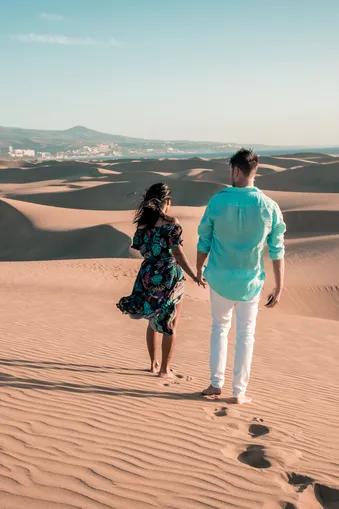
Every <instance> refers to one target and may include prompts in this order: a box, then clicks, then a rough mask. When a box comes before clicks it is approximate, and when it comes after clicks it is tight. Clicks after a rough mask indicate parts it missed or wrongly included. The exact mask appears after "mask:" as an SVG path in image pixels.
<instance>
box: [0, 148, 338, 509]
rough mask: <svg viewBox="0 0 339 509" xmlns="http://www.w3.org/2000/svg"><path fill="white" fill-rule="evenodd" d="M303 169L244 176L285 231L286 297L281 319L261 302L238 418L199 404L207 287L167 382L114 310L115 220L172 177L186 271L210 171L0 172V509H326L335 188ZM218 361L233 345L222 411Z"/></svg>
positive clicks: (189, 315) (333, 420)
mask: <svg viewBox="0 0 339 509" xmlns="http://www.w3.org/2000/svg"><path fill="white" fill-rule="evenodd" d="M316 157H318V156H317V155H316V154H315V155H314V154H313V155H312V154H310V155H307V157H306V156H305V158H304V157H301V156H300V157H298V155H293V156H291V157H290V158H288V157H287V159H280V160H279V162H278V159H277V164H278V165H279V167H280V165H281V168H282V170H281V171H279V170H278V169H274V168H264V170H267V171H268V172H269V173H265V174H264V173H263V174H262V176H260V177H258V185H261V184H260V183H261V182H263V183H265V182H266V183H267V187H268V188H269V189H270V190H269V191H268V193H269V195H270V196H271V197H272V198H274V199H276V200H277V201H278V202H279V203H280V205H281V208H282V209H283V211H284V214H285V217H286V221H287V224H288V229H289V233H288V236H287V242H286V244H287V276H286V277H287V279H286V283H287V284H286V292H285V295H284V298H283V300H282V302H281V305H280V306H279V308H277V309H276V310H273V311H272V310H271V311H269V310H266V309H265V308H264V306H263V305H261V309H260V315H259V320H258V331H257V341H256V347H255V357H254V363H253V375H252V379H251V384H250V388H249V394H250V395H251V396H252V397H253V403H252V404H251V405H249V406H247V407H231V406H228V405H227V404H225V401H224V398H223V397H221V398H217V399H209V398H202V397H201V396H200V391H201V389H202V388H205V387H206V386H207V384H208V357H209V331H210V313H209V303H208V290H205V291H204V290H202V289H199V288H197V287H195V286H192V285H191V284H190V283H187V287H186V297H185V303H184V311H183V316H182V320H181V323H180V327H179V334H178V344H177V349H176V353H175V358H174V364H173V366H174V369H175V373H176V375H177V378H176V379H175V380H174V381H173V382H170V383H169V382H166V381H163V380H159V379H158V378H157V377H155V376H153V375H151V374H149V373H147V372H146V371H145V369H146V368H147V367H148V359H147V353H146V348H145V344H144V343H145V341H144V332H145V323H143V322H136V321H133V320H130V319H129V318H127V317H126V316H123V315H121V313H120V312H119V311H118V310H117V309H116V307H115V302H116V301H117V300H118V299H119V298H120V297H121V296H122V295H127V294H128V293H129V292H130V291H131V288H132V285H133V282H134V279H135V275H136V273H137V270H138V267H139V265H140V260H139V259H133V258H132V257H133V256H138V254H137V253H135V252H132V250H131V249H130V237H131V236H132V235H133V231H134V228H133V225H132V218H133V211H132V210H131V209H132V204H133V203H135V202H136V201H137V200H138V199H139V198H140V196H141V194H142V192H143V191H144V189H145V186H146V185H148V183H149V182H153V181H156V180H155V179H159V178H160V179H163V178H166V174H168V173H171V174H173V175H174V176H175V178H173V179H171V180H169V181H170V183H171V185H172V184H173V193H174V196H173V198H174V203H175V204H176V205H175V206H174V207H173V211H172V212H173V214H174V215H175V216H177V217H178V218H179V220H180V222H181V223H182V225H183V226H184V233H185V235H184V246H185V250H186V251H187V253H188V256H189V258H190V259H191V261H192V262H194V258H195V245H196V240H197V235H196V228H197V225H198V223H199V220H200V217H201V215H202V213H203V211H204V207H205V205H206V203H207V201H208V199H209V197H210V196H211V195H212V194H213V193H214V192H217V191H218V190H219V189H222V188H223V187H224V185H225V183H226V182H227V176H228V168H227V165H226V164H224V163H221V162H220V161H216V162H215V161H213V160H208V161H206V160H197V159H195V160H191V161H187V162H185V161H182V160H171V161H151V162H150V163H149V166H148V165H147V161H146V162H145V161H138V164H136V163H133V164H131V163H130V162H118V163H117V164H115V165H114V170H113V172H112V171H111V170H110V167H111V166H112V167H113V164H112V163H103V164H102V165H100V169H99V170H98V167H99V165H98V164H97V163H96V166H95V167H94V168H92V166H91V165H90V164H87V165H86V164H85V163H83V162H81V163H76V164H73V163H72V164H71V165H70V166H69V167H68V166H67V163H58V165H54V166H55V167H54V166H53V165H48V164H47V165H44V166H42V167H41V165H40V166H39V165H38V166H33V167H32V168H28V169H27V170H25V175H26V176H27V182H22V181H21V179H22V174H21V173H20V174H19V173H18V172H20V171H22V170H20V168H12V169H9V170H1V174H0V193H1V199H0V233H1V239H2V241H1V244H0V261H1V269H2V270H1V271H0V298H1V322H0V338H1V355H0V400H1V413H0V474H1V475H0V509H18V508H20V509H23V508H24V509H26V508H27V509H75V508H76V509H93V508H94V509H103V508H107V509H112V508H115V509H212V508H213V509H230V508H232V509H281V508H284V509H296V508H297V509H338V507H339V434H338V429H339V378H338V358H339V342H338V336H339V270H338V268H339V267H338V264H339V262H338V260H339V257H338V255H339V221H338V219H339V216H338V214H339V201H338V194H337V189H339V188H338V187H336V186H338V185H339V184H338V182H339V180H338V175H337V176H335V173H333V172H334V171H335V167H336V166H335V164H333V165H328V164H326V165H325V164H323V163H322V161H323V159H322V158H321V156H320V155H319V158H320V159H315V158H316ZM295 158H298V159H300V158H301V159H305V161H306V162H302V161H301V162H300V164H302V167H301V168H296V169H292V168H291V166H292V167H293V166H295V165H296V163H295V160H294V162H293V161H292V160H293V159H295ZM311 158H313V161H317V162H315V163H313V164H312V163H311V164H309V161H310V159H311ZM272 159H273V158H271V161H270V160H268V159H266V162H263V164H267V165H271V166H274V163H273V162H272ZM319 161H320V162H319ZM285 162H286V165H285ZM271 163H272V164H271ZM185 165H186V167H185ZM199 165H200V166H201V168H199ZM101 166H102V167H104V169H105V170H107V172H106V171H105V175H102V168H101ZM132 166H133V167H134V168H135V170H134V172H133V171H132V169H131V167H132ZM298 166H299V164H298ZM51 168H52V169H51ZM57 168H60V178H57V176H58V174H57ZM320 168H321V169H320ZM206 170H208V171H206ZM319 171H320V172H321V174H319ZM4 172H5V173H4ZM29 172H32V173H29ZM45 172H46V173H45ZM108 172H109V173H108ZM152 172H158V173H162V175H158V174H154V173H152ZM294 172H296V173H294ZM300 172H301V173H300ZM164 174H165V175H164ZM306 174H307V180H306V182H307V186H308V189H310V190H312V192H308V191H307V189H306V190H305V175H306ZM51 175H52V178H50V176H51ZM146 175H148V177H147V178H146ZM225 175H226V176H225ZM102 177H104V178H105V179H106V180H104V181H103V180H102ZM168 177H169V178H171V177H172V175H171V176H168ZM84 178H86V179H88V180H86V181H85V182H84V180H83V179H84ZM200 178H203V179H204V180H199V179H200ZM145 179H146V180H145ZM205 179H206V181H205ZM103 183H105V185H101V184H103ZM118 183H119V186H117V185H116V184H118ZM84 184H86V185H84ZM87 184H88V185H87ZM69 186H75V187H71V188H70V187H69ZM272 284H273V281H272V275H271V274H269V277H268V281H267V285H266V289H265V293H266V292H268V291H269V290H270V289H271V286H272ZM233 348H234V332H233V333H232V334H231V337H230V349H229V356H230V357H229V369H228V371H227V376H226V385H225V393H224V396H225V397H226V396H228V395H229V392H230V387H231V367H232V366H231V363H232V353H233Z"/></svg>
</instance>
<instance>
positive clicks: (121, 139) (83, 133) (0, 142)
mask: <svg viewBox="0 0 339 509" xmlns="http://www.w3.org/2000/svg"><path fill="white" fill-rule="evenodd" d="M144 142H145V140H142V139H139V138H131V137H127V136H117V135H114V134H107V133H100V132H98V131H94V130H93V129H87V127H83V126H75V127H71V128H70V129H66V130H64V131H48V130H43V129H21V128H20V127H1V126H0V148H7V147H8V146H9V145H11V146H13V148H31V149H35V150H45V151H53V152H54V150H51V149H52V148H53V147H54V148H55V149H58V150H59V149H64V150H65V149H68V148H76V147H77V146H81V145H83V144H84V143H87V144H90V145H96V144H98V143H118V144H120V143H121V144H125V143H134V144H139V143H141V144H143V143H144Z"/></svg>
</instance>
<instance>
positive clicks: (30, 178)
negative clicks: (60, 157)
mask: <svg viewBox="0 0 339 509" xmlns="http://www.w3.org/2000/svg"><path fill="white" fill-rule="evenodd" d="M81 176H89V177H98V176H100V172H99V170H98V169H97V166H96V165H95V164H88V163H83V162H77V161H69V162H67V164H66V163H54V164H51V163H48V164H47V163H46V164H38V165H36V166H32V167H30V168H28V169H22V168H13V169H8V170H6V171H1V172H0V183H14V184H15V183H21V184H25V183H27V182H41V181H43V180H54V179H58V180H60V179H73V178H75V177H77V178H79V177H81Z"/></svg>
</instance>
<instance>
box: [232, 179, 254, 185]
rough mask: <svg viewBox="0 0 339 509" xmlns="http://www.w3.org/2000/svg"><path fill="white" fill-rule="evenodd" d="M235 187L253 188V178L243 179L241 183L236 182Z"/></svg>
mask: <svg viewBox="0 0 339 509" xmlns="http://www.w3.org/2000/svg"><path fill="white" fill-rule="evenodd" d="M235 187H254V178H252V179H244V180H242V181H241V182H238V183H237V185H236V186H235Z"/></svg>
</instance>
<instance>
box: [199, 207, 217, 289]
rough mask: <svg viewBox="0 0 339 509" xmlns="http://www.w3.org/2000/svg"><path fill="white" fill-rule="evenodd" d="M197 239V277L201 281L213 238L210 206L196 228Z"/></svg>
mask: <svg viewBox="0 0 339 509" xmlns="http://www.w3.org/2000/svg"><path fill="white" fill-rule="evenodd" d="M198 234H199V241H198V247H197V277H198V280H199V281H200V282H202V281H203V277H202V271H203V268H204V265H205V262H206V260H207V257H208V255H209V252H210V250H211V244H212V239H213V221H212V218H211V216H210V206H209V205H208V206H207V208H206V210H205V214H204V216H203V218H202V220H201V223H200V226H199V228H198Z"/></svg>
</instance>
